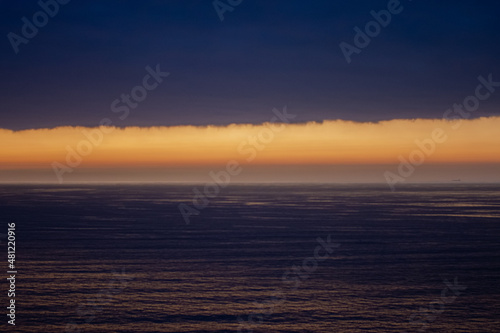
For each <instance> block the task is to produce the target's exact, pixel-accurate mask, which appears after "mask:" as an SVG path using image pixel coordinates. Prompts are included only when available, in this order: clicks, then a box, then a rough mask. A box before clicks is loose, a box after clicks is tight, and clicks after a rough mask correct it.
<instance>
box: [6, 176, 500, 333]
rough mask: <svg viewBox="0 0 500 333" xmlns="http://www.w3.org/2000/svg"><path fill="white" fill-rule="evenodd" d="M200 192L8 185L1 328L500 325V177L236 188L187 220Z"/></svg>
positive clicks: (436, 328) (449, 328) (457, 328)
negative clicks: (184, 208) (12, 271)
mask: <svg viewBox="0 0 500 333" xmlns="http://www.w3.org/2000/svg"><path fill="white" fill-rule="evenodd" d="M196 187H197V185H148V184H128V185H126V184H114V185H91V184H87V185H69V184H68V185H2V186H1V188H0V221H2V224H1V225H0V233H1V234H7V229H8V224H9V223H15V238H16V243H15V245H16V258H15V260H16V261H15V264H16V270H17V274H16V287H15V288H16V292H15V305H16V308H15V326H12V325H8V324H7V320H9V317H8V316H6V315H5V314H7V311H8V310H7V309H6V307H7V306H8V305H9V304H8V302H9V298H8V297H7V293H6V291H7V289H8V284H7V283H4V284H3V286H4V287H3V288H4V292H2V294H3V295H4V296H3V297H2V303H3V305H2V307H3V309H4V311H5V314H4V315H3V317H4V321H5V322H4V323H2V325H3V326H4V327H7V326H8V329H9V331H12V332H44V333H45V332H88V333H93V332H95V333H97V332H99V333H102V332H192V333H194V332H500V186H499V185H480V184H477V185H474V184H460V183H453V184H447V185H439V184H434V185H402V186H400V187H399V188H398V190H397V191H396V192H391V191H390V190H389V189H388V187H387V186H386V185H297V184H295V185H291V184H283V185H271V184H267V185H230V186H228V187H226V188H223V189H221V191H220V193H219V194H218V195H217V196H215V197H213V198H210V202H209V204H208V206H207V207H205V208H203V209H199V210H198V211H199V214H198V215H196V216H194V215H193V216H192V217H191V218H190V224H186V223H185V221H184V219H183V217H182V215H181V213H180V211H179V208H178V205H179V204H181V203H185V204H189V205H192V199H193V188H196ZM6 243H7V240H6V238H5V235H4V238H3V239H2V248H3V251H4V254H3V255H2V256H3V257H4V258H6V257H7V244H6ZM4 267H5V269H4V270H3V275H4V277H3V278H2V280H3V281H6V280H5V278H8V277H9V276H8V274H7V273H6V272H7V270H8V268H7V261H5V266H4Z"/></svg>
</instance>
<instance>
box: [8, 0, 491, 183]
mask: <svg viewBox="0 0 500 333" xmlns="http://www.w3.org/2000/svg"><path fill="white" fill-rule="evenodd" d="M58 1H59V2H56V0H41V1H20V2H14V1H0V8H1V9H2V10H0V29H1V30H2V33H3V35H4V36H5V37H4V42H3V43H0V59H1V62H0V73H1V74H2V75H0V88H1V91H2V104H1V105H2V107H1V108H0V138H1V140H0V182H5V181H50V182H59V183H62V182H63V181H68V180H74V181H84V180H99V181H105V180H120V181H123V180H139V181H140V180H147V181H181V182H182V181H202V180H203V181H205V180H207V179H209V178H210V177H209V173H210V172H211V171H212V172H215V171H214V170H224V169H225V168H226V164H227V163H228V161H238V165H239V166H240V167H242V168H243V166H244V170H245V172H244V173H242V174H241V175H238V179H239V180H241V181H291V180H301V181H318V182H322V181H332V182H337V181H344V182H345V181H347V182H356V181H358V182H359V181H362V182H365V181H366V182H384V181H385V182H387V183H389V184H391V183H392V184H393V185H394V184H396V183H398V184H399V183H400V182H405V181H409V180H415V181H417V180H418V181H450V180H453V179H462V180H465V181H471V182H473V181H497V182H500V174H499V172H498V170H500V169H499V168H498V167H499V166H500V159H499V157H498V156H499V155H498V147H499V146H500V140H499V134H498V125H499V119H500V118H499V117H500V108H499V106H500V94H499V93H498V91H500V62H499V61H498V59H500V43H499V41H500V21H499V20H498V17H499V14H500V3H498V2H497V1H481V2H477V1H472V0H470V1H469V0H462V1H448V0H444V1H439V2H435V1H423V0H419V1H417V0H414V1H412V0H402V1H398V0H385V1H378V0H377V1H374V0H370V1H362V0H360V1H330V0H328V1H326V0H324V1H319V0H318V1H313V2H306V1H295V0H287V1H285V0H277V1H263V0H253V1H251V0H243V1H240V0H217V1H211V0H202V1H194V0H173V1H153V0H144V1H118V0H104V1H86V2H84V1H77V0H71V1H68V0H58ZM214 4H216V5H214ZM230 4H232V5H230ZM44 8H45V9H44ZM224 8H225V9H224ZM228 9H229V10H228ZM44 11H45V12H47V13H48V14H50V15H46V14H44ZM376 17H378V22H379V23H375V22H376V20H377V18H376ZM37 22H38V23H37ZM370 27H371V28H370ZM374 27H375V28H374ZM370 29H371V30H370ZM373 29H376V30H373ZM470 96H473V97H470ZM471 98H472V99H471ZM467 102H468V103H469V106H468V107H466V109H467V110H469V111H470V109H471V108H473V111H471V112H469V111H464V107H461V108H460V107H459V108H458V109H457V105H459V106H460V105H461V104H464V103H467ZM470 103H472V104H473V105H472V107H471V106H470ZM474 103H476V104H474ZM277 110H278V111H277ZM281 110H285V111H281ZM283 112H284V113H285V114H287V112H288V114H289V115H293V116H290V117H284V116H283ZM279 114H281V116H279ZM273 126H274V127H273ZM281 126H283V130H280V131H277V130H272V129H271V128H274V129H276V128H281ZM436 130H438V131H439V130H441V131H443V133H441V134H440V135H441V136H446V140H445V141H443V142H437V141H434V145H435V146H436V149H435V151H434V150H433V152H432V153H431V154H426V152H425V146H423V147H424V148H422V147H420V146H418V145H417V146H416V143H415V142H416V141H419V142H423V141H425V140H431V139H432V138H433V133H434V131H436ZM262 131H264V132H265V133H264V132H262ZM266 131H267V132H266ZM269 131H271V132H269ZM259 133H260V135H264V137H261V138H260V139H254V140H257V141H256V142H253V143H251V142H249V140H252V139H251V137H254V138H255V137H258V135H259ZM262 133H264V134H262ZM266 133H267V134H266ZM269 133H271V134H272V138H271V139H269V138H267V139H266V137H265V135H270V134H269ZM438 134H439V133H438ZM439 137H440V136H439V135H437V136H436V138H435V139H436V140H438V139H439ZM259 140H260V141H259ZM266 140H267V141H268V142H267V141H266ZM264 141H266V142H264ZM438 141H439V140H438ZM426 142H427V141H426ZM241 145H247V146H245V147H244V148H241ZM261 146H262V149H260V148H259V147H261ZM85 149H87V150H85ZM419 149H420V152H421V153H422V154H424V155H423V156H424V157H425V163H424V162H423V163H422V165H412V166H410V167H411V168H413V169H415V170H413V171H412V172H411V175H406V174H405V172H404V171H405V170H404V167H401V163H403V164H404V163H406V162H401V158H403V159H405V160H408V159H409V158H410V157H411V156H413V157H415V156H417V155H418V154H420V153H416V151H418V150H419ZM242 150H243V152H242ZM252 150H254V151H255V158H253V159H252V160H251V161H248V159H247V158H248V154H251V151H252ZM70 151H73V153H69V152H70ZM74 152H76V154H77V155H78V156H73V155H72V156H73V157H68V154H70V155H71V154H75V153H74ZM411 154H414V155H411ZM415 154H416V155H415ZM417 157H418V156H417ZM68 158H69V160H68ZM77 162H78V163H77ZM72 163H73V164H74V165H71V164H72ZM221 168H222V169H221ZM398 168H399V169H398ZM207 177H208V178H207Z"/></svg>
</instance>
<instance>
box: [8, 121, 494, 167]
mask: <svg viewBox="0 0 500 333" xmlns="http://www.w3.org/2000/svg"><path fill="white" fill-rule="evenodd" d="M455 124H456V123H454V122H449V121H444V120H427V119H417V120H391V121H383V122H378V123H357V122H350V121H342V120H337V121H324V122H323V123H314V122H310V123H305V124H287V125H285V124H270V123H265V124H262V125H248V124H242V125H236V124H233V125H229V126H224V127H222V126H200V127H195V126H175V127H148V128H141V127H127V128H111V127H104V128H100V129H99V128H86V127H58V128H54V129H32V130H24V131H11V130H4V129H2V130H0V140H1V141H0V142H2V143H3V147H2V149H1V152H0V163H1V165H2V167H1V168H2V169H8V168H13V167H16V168H37V167H44V166H47V165H50V164H51V163H52V162H55V161H58V162H60V163H66V157H67V156H68V152H73V153H72V154H71V155H74V154H75V153H76V155H78V156H80V157H81V159H82V162H81V164H82V166H86V167H105V166H169V165H174V166H175V165H193V166H197V165H218V164H221V163H225V162H227V161H228V160H231V159H236V160H241V161H242V162H243V163H245V162H248V163H252V164H260V165H269V164H270V165H273V164H278V165H283V164H285V165H286V164H299V165H300V164H305V165H308V164H384V163H393V162H395V161H397V157H398V155H403V156H404V155H407V154H409V153H410V152H411V151H412V150H414V149H416V148H418V146H417V143H416V141H419V142H422V143H423V142H424V141H425V140H426V139H431V137H432V133H433V131H434V130H436V129H440V133H441V140H442V142H437V143H436V149H435V152H434V153H432V154H430V155H429V156H427V157H426V162H431V163H450V162H459V163H496V162H500V154H498V148H499V147H500V132H499V131H498V128H500V117H490V118H480V119H474V120H464V121H463V122H462V123H461V124H460V127H459V128H458V129H456V130H455V129H453V128H452V126H453V125H455ZM85 133H87V135H86V134H85ZM99 133H101V134H99Z"/></svg>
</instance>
